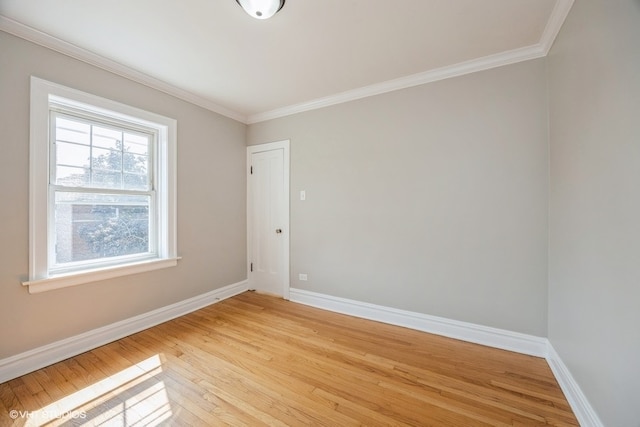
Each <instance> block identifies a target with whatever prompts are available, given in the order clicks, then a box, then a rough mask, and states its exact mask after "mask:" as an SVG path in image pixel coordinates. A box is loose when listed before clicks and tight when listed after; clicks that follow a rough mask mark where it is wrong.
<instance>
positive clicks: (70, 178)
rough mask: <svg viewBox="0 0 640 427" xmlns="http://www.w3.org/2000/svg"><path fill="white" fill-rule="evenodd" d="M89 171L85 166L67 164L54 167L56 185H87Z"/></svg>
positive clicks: (89, 175)
mask: <svg viewBox="0 0 640 427" xmlns="http://www.w3.org/2000/svg"><path fill="white" fill-rule="evenodd" d="M90 177H91V171H90V170H89V169H87V168H76V167H69V166H57V167H56V185H67V186H69V187H85V186H88V185H89V182H90Z"/></svg>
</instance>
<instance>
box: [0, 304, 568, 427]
mask: <svg viewBox="0 0 640 427" xmlns="http://www.w3.org/2000/svg"><path fill="white" fill-rule="evenodd" d="M11 411H14V412H11ZM15 411H18V412H15ZM62 415H64V416H63V417H61V416H62ZM58 417H60V418H58ZM12 418H15V419H12ZM0 425H2V426H5V425H7V426H8V425H19V426H22V425H51V426H56V425H105V426H111V425H113V426H148V425H171V426H173V425H185V426H200V425H202V426H213V425H246V426H261V425H269V426H285V425H286V426H297V425H316V426H352V425H368V426H390V425H393V426H403V425H409V426H487V425H491V426H529V425H571V426H576V425H578V423H577V421H576V419H575V417H574V416H573V414H572V412H571V410H570V408H569V405H568V404H567V401H566V399H565V398H564V396H563V394H562V392H561V391H560V388H559V387H558V384H557V382H556V381H555V379H554V377H553V375H552V373H551V370H550V369H549V367H548V366H547V364H546V362H545V361H544V359H539V358H535V357H530V356H524V355H519V354H515V353H511V352H507V351H502V350H496V349H491V348H488V347H483V346H479V345H475V344H469V343H465V342H460V341H456V340H452V339H448V338H443V337H438V336H434V335H429V334H425V333H421V332H417V331H412V330H409V329H404V328H400V327H395V326H390V325H385V324H381V323H377V322H371V321H367V320H363V319H357V318H352V317H349V316H343V315H339V314H335V313H330V312H326V311H322V310H318V309H314V308H311V307H306V306H303V305H299V304H295V303H292V302H288V301H284V300H281V299H278V298H275V297H270V296H266V295H260V294H257V293H253V292H247V293H244V294H242V295H238V296H236V297H233V298H230V299H227V300H225V301H222V302H220V303H218V304H214V305H212V306H209V307H207V308H204V309H202V310H199V311H197V312H194V313H191V314H189V315H187V316H184V317H181V318H178V319H176V320H173V321H170V322H166V323H164V324H162V325H159V326H156V327H154V328H151V329H148V330H146V331H143V332H140V333H137V334H135V335H131V336H129V337H127V338H124V339H121V340H119V341H116V342H113V343H111V344H108V345H106V346H103V347H100V348H97V349H95V350H92V351H90V352H87V353H84V354H81V355H79V356H76V357H73V358H71V359H68V360H65V361H63V362H60V363H56V364H54V365H51V366H49V367H47V368H44V369H41V370H39V371H36V372H33V373H31V374H28V375H25V376H23V377H20V378H17V379H14V380H12V381H9V382H6V383H3V384H0Z"/></svg>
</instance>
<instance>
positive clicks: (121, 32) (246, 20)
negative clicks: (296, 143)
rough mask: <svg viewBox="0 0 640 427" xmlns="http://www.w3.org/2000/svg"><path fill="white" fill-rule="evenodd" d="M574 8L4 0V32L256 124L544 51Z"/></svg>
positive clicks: (520, 1) (429, 2) (341, 0)
mask: <svg viewBox="0 0 640 427" xmlns="http://www.w3.org/2000/svg"><path fill="white" fill-rule="evenodd" d="M572 2H573V0H395V1H383V0H288V1H287V2H286V4H285V6H284V8H283V9H282V10H281V11H280V12H279V13H278V14H276V15H275V16H274V17H273V18H271V19H269V20H257V19H253V18H251V17H249V16H248V15H247V14H245V13H244V11H243V10H242V9H241V8H240V6H238V4H237V3H236V2H235V0H188V1H184V0H183V1H179V0H110V1H105V0H100V1H98V0H81V1H78V0H0V15H2V17H0V29H1V30H4V31H7V32H10V33H13V34H16V35H19V36H21V37H23V38H26V39H30V40H32V41H35V42H37V43H40V44H43V45H47V46H49V47H52V48H54V49H56V50H59V51H61V52H63V53H66V54H70V55H72V56H74V57H77V58H80V59H83V60H86V61H88V62H91V63H94V64H96V65H99V66H102V67H103V68H106V69H110V70H111V71H115V72H118V73H120V74H124V75H127V76H128V77H131V78H134V79H135V80H138V81H143V82H145V83H146V84H149V85H151V86H154V87H157V88H159V89H161V90H164V91H167V92H169V93H173V94H174V95H177V96H180V97H182V98H184V99H187V100H190V101H192V102H195V103H196V104H199V105H202V106H204V107H207V108H209V109H211V110H213V111H217V112H220V113H222V114H225V115H227V116H230V117H233V118H235V119H238V120H241V121H244V122H247V123H251V122H255V121H259V120H264V119H267V118H272V117H278V116H282V115H286V114H290V113H293V112H296V111H304V110H305V109H311V108H315V107H319V106H323V105H330V104H332V103H337V102H342V101H346V100H350V99H357V98H360V97H363V96H368V95H371V94H375V93H381V92H385V91H389V90H394V89H397V88H401V87H408V86H412V85H415V84H421V83H425V82H428V81H433V80H438V79H441V78H446V77H450V76H452V75H459V74H464V73H467V72H471V71H476V70H480V69H486V68H491V67H493V66H499V65H503V64H506V63H511V62H516V61H520V60H525V59H531V58H534V57H540V56H544V55H546V53H547V51H548V49H549V47H550V46H551V43H552V42H553V39H554V38H555V36H556V34H557V32H558V30H559V28H560V26H561V25H562V22H563V21H564V18H565V17H566V14H567V13H568V11H569V8H570V7H571V4H572ZM33 30H38V31H33Z"/></svg>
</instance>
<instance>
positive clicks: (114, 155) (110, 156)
mask: <svg viewBox="0 0 640 427" xmlns="http://www.w3.org/2000/svg"><path fill="white" fill-rule="evenodd" d="M91 154H92V156H91V167H92V168H93V169H102V170H110V171H118V172H120V171H121V170H122V152H121V151H113V150H105V149H103V148H94V149H93V151H92V153H91Z"/></svg>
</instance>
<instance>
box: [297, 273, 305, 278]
mask: <svg viewBox="0 0 640 427" xmlns="http://www.w3.org/2000/svg"><path fill="white" fill-rule="evenodd" d="M298 279H300V280H307V275H306V274H302V273H301V274H298Z"/></svg>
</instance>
